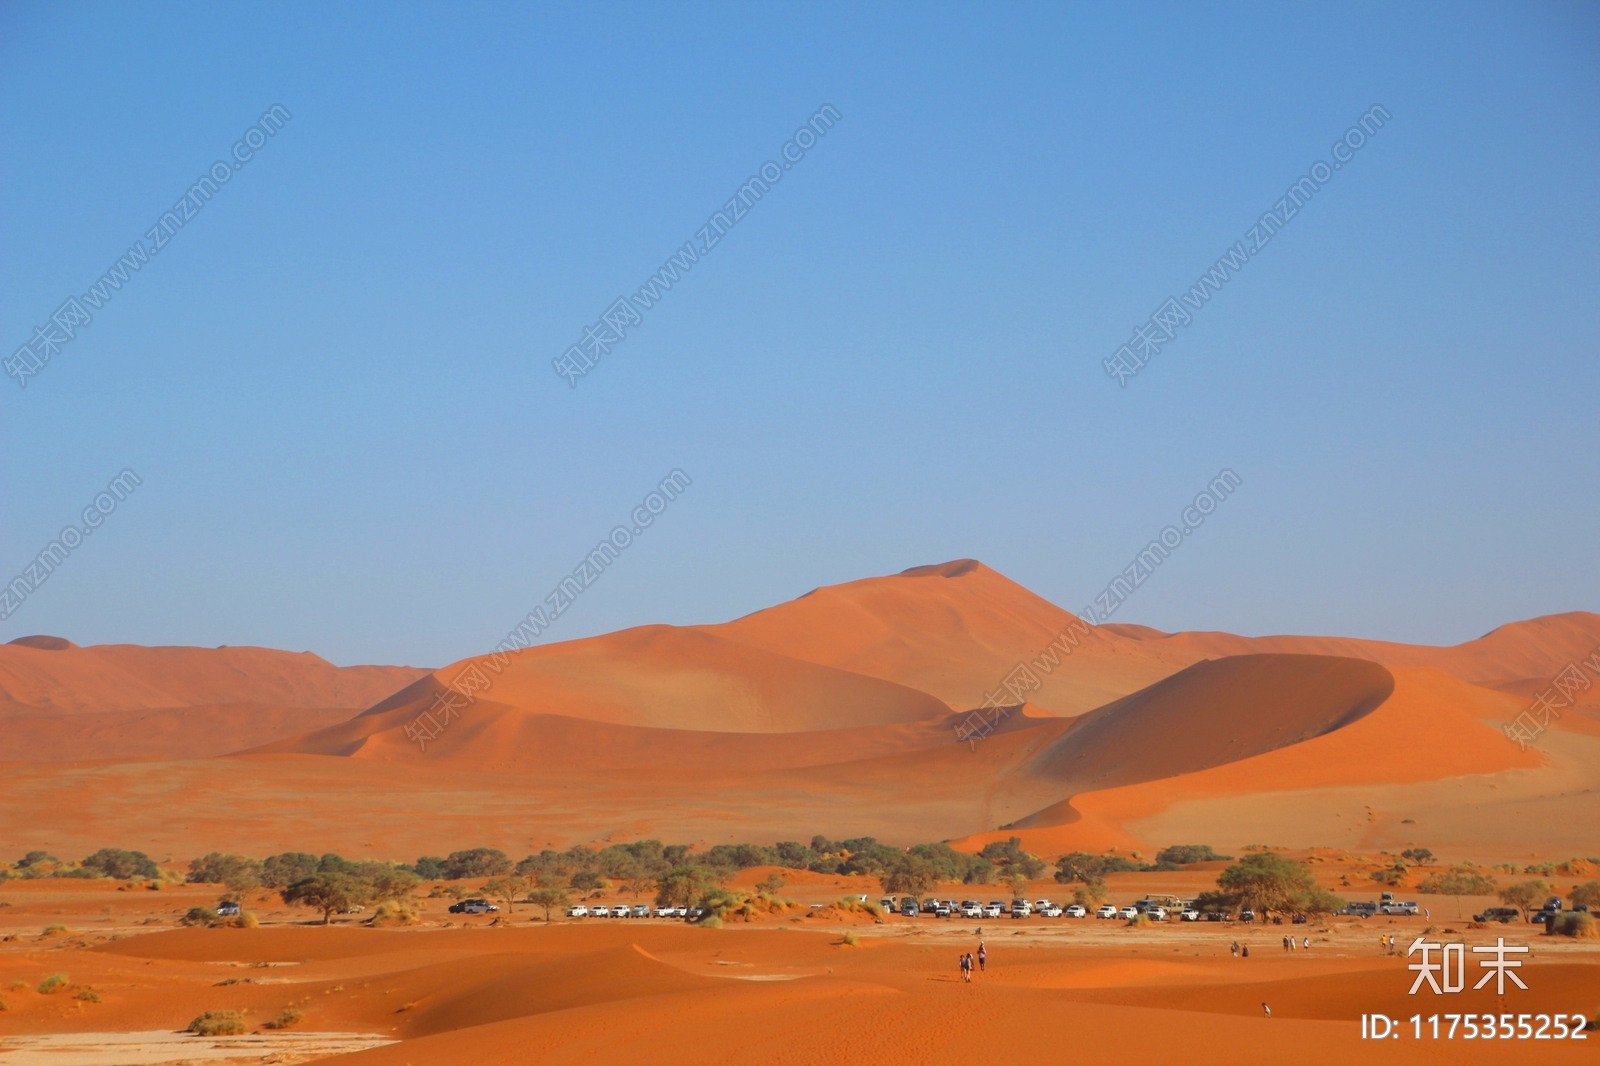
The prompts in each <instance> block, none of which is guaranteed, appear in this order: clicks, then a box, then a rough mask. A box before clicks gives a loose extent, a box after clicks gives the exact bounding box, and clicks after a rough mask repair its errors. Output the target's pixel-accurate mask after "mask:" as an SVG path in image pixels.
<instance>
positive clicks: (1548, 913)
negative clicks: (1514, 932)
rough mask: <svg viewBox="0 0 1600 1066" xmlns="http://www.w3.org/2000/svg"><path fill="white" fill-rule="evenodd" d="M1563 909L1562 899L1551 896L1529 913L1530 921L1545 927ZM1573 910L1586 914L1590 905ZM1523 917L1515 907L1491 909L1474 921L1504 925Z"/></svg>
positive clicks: (1578, 906) (1580, 905)
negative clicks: (1542, 904)
mask: <svg viewBox="0 0 1600 1066" xmlns="http://www.w3.org/2000/svg"><path fill="white" fill-rule="evenodd" d="M1563 909H1564V907H1563V904H1562V899H1561V897H1560V896H1551V897H1550V898H1549V899H1547V900H1545V901H1544V906H1543V907H1540V908H1539V909H1538V910H1536V911H1531V912H1529V914H1528V921H1530V922H1532V923H1533V924H1534V925H1544V924H1546V923H1547V922H1549V921H1550V920H1551V919H1553V918H1555V916H1556V915H1558V914H1560V913H1561V912H1562V910H1563ZM1572 909H1573V910H1574V911H1585V912H1586V911H1588V909H1589V905H1588V904H1587V903H1580V904H1578V905H1577V906H1575V907H1573V908H1572ZM1521 917H1522V912H1521V911H1519V910H1517V908H1515V907H1490V908H1489V909H1488V910H1486V911H1484V912H1483V913H1482V914H1474V915H1473V916H1472V920H1473V921H1475V922H1499V923H1501V924H1502V925H1504V924H1506V923H1508V922H1514V921H1516V920H1517V919H1518V918H1521Z"/></svg>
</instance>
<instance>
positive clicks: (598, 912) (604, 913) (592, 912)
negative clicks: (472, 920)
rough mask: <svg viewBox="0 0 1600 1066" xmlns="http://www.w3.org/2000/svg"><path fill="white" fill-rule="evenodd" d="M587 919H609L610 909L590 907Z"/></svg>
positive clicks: (601, 906) (600, 906)
mask: <svg viewBox="0 0 1600 1066" xmlns="http://www.w3.org/2000/svg"><path fill="white" fill-rule="evenodd" d="M450 909H451V910H455V908H454V907H451V908H450ZM589 917H591V918H609V917H611V908H610V907H608V906H606V905H605V904H601V905H599V906H597V907H590V908H589Z"/></svg>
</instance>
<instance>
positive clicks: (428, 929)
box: [0, 870, 1600, 1066]
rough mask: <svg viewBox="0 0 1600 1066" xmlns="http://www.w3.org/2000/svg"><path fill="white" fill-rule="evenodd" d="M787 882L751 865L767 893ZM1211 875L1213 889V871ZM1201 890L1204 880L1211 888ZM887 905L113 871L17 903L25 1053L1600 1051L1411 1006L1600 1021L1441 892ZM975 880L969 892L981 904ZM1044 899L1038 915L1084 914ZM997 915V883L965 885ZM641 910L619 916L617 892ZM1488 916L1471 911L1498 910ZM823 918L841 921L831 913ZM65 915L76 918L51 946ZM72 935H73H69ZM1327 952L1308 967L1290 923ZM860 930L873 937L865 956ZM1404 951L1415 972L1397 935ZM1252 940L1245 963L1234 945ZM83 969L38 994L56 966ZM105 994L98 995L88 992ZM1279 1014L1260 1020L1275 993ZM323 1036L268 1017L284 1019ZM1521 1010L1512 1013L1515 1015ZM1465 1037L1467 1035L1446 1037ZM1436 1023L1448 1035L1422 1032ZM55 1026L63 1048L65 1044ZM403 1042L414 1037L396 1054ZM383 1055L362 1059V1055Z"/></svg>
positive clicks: (1560, 968) (825, 895)
mask: <svg viewBox="0 0 1600 1066" xmlns="http://www.w3.org/2000/svg"><path fill="white" fill-rule="evenodd" d="M765 872H767V871H764V870H756V871H746V872H745V874H744V875H743V876H742V877H741V881H743V880H752V879H754V878H755V877H757V876H761V875H764V873H765ZM1212 876H1214V874H1213V875H1212ZM1186 879H1188V880H1193V881H1195V886H1194V887H1201V886H1203V885H1204V884H1205V882H1206V880H1207V878H1206V876H1205V875H1204V874H1203V873H1201V872H1199V871H1196V872H1195V873H1194V874H1192V875H1186ZM1152 886H1156V887H1157V888H1158V889H1159V890H1163V891H1167V890H1181V889H1182V887H1183V886H1179V885H1177V884H1175V883H1174V882H1173V880H1172V879H1171V878H1170V877H1169V878H1167V879H1165V880H1162V881H1160V882H1157V881H1156V880H1155V879H1154V878H1152V877H1151V876H1150V875H1143V876H1142V877H1141V875H1113V878H1112V880H1111V885H1110V887H1111V895H1110V900H1111V901H1112V902H1117V903H1125V902H1128V901H1131V900H1132V899H1133V898H1135V897H1136V896H1138V895H1142V894H1143V892H1144V891H1146V890H1149V889H1150V888H1151V887H1152ZM847 888H848V889H852V890H859V891H866V892H869V894H870V895H872V897H873V898H877V893H876V882H874V881H872V880H871V879H866V878H848V877H825V876H819V875H805V874H800V875H798V876H797V877H796V883H793V884H791V885H789V886H787V887H786V888H785V889H784V894H785V895H788V896H790V897H792V898H793V899H795V900H796V902H797V904H798V905H797V906H796V907H795V908H794V909H793V910H791V911H790V912H788V913H787V914H785V915H782V916H774V917H770V918H766V919H762V920H759V921H756V922H751V923H737V922H735V923H730V924H729V925H728V926H726V927H724V928H721V929H703V928H697V927H690V926H687V925H685V924H683V923H681V922H669V921H658V920H654V919H626V920H621V919H610V920H606V919H583V920H567V919H564V918H560V917H558V918H557V919H556V920H555V921H553V922H550V923H548V924H547V923H546V922H545V921H544V920H543V918H542V914H541V913H539V912H537V911H535V910H533V909H531V908H528V907H525V906H519V907H518V908H517V909H516V911H515V912H513V913H509V914H505V913H503V914H502V915H501V916H499V917H498V918H491V917H475V918H462V917H460V916H453V915H449V914H447V913H446V912H445V906H446V905H447V904H448V902H449V900H447V899H428V900H426V901H424V902H425V909H424V915H423V916H424V923H423V924H422V925H420V926H416V927H411V928H406V929H374V928H370V927H368V926H366V925H364V924H363V923H362V920H361V917H360V916H349V917H345V918H340V919H337V920H336V921H335V923H334V924H333V925H332V926H328V927H324V926H322V925H320V924H308V923H309V922H310V920H311V918H310V915H309V914H308V913H307V912H305V911H295V910H290V909H288V908H284V907H282V906H281V905H279V904H277V903H276V902H275V901H272V900H269V901H266V902H261V901H257V900H252V901H251V904H252V905H253V906H255V907H256V908H257V913H258V914H259V915H260V916H261V919H262V925H261V927H260V928H256V929H185V928H177V927H176V920H177V917H178V916H179V915H181V914H182V913H183V912H184V911H185V910H187V908H188V907H190V906H193V905H196V904H203V903H210V902H213V901H214V899H215V893H214V891H210V890H207V889H206V888H205V887H204V886H182V887H171V888H168V889H165V890H163V891H160V892H148V891H132V892H130V891H118V890H117V887H116V884H115V883H113V882H78V883H76V884H70V883H68V884H64V883H63V882H61V881H36V882H24V883H18V882H11V883H8V884H7V885H5V886H0V902H4V903H7V904H9V906H5V907H0V935H3V936H4V938H5V939H4V940H3V941H0V999H4V1001H5V1002H6V1004H7V1007H8V1009H7V1010H6V1011H5V1012H3V1013H0V1049H4V1050H0V1064H3V1066H67V1064H69V1063H80V1064H98V1066H105V1064H111V1063H132V1062H139V1063H161V1062H180V1061H181V1062H185V1063H204V1062H211V1061H217V1062H224V1061H226V1062H243V1061H256V1062H272V1063H298V1062H306V1061H314V1060H318V1059H321V1058H324V1057H325V1056H329V1055H333V1054H338V1055H339V1058H338V1061H339V1062H340V1063H348V1064H349V1066H365V1064H368V1063H372V1064H389V1063H392V1064H395V1066H400V1064H403V1063H414V1064H417V1066H421V1064H424V1063H427V1064H433V1063H440V1064H444V1063H461V1064H463V1066H466V1064H491V1063H528V1062H541V1063H542V1062H574V1063H576V1062H623V1061H630V1062H635V1061H648V1062H668V1063H673V1062H684V1063H746V1062H761V1063H842V1062H852V1063H854V1062H865V1063H880V1062H881V1063H942V1062H971V1061H978V1060H988V1059H992V1058H994V1057H995V1056H997V1055H998V1056H999V1057H1001V1058H1004V1057H1006V1056H1007V1055H1015V1054H1022V1055H1029V1056H1038V1057H1039V1058H1040V1059H1041V1061H1059V1060H1061V1059H1063V1058H1066V1057H1067V1056H1081V1055H1088V1056H1093V1058H1094V1060H1095V1061H1100V1062H1111V1063H1122V1062H1126V1063H1148V1062H1151V1061H1154V1060H1155V1059H1156V1058H1162V1059H1165V1058H1167V1057H1177V1056H1180V1055H1181V1057H1182V1059H1183V1060H1184V1061H1185V1062H1194V1063H1211V1062H1223V1061H1229V1062H1232V1061H1236V1060H1237V1059H1238V1057H1239V1055H1241V1054H1248V1055H1249V1057H1251V1058H1269V1057H1270V1058H1276V1057H1279V1056H1281V1057H1283V1058H1285V1059H1287V1058H1289V1057H1293V1059H1295V1060H1296V1061H1300V1062H1312V1063H1320V1062H1350V1061H1354V1060H1356V1059H1360V1060H1361V1061H1365V1062H1406V1063H1410V1062H1441V1063H1442V1062H1447V1061H1448V1062H1469V1063H1470V1062H1507V1061H1513V1059H1514V1057H1520V1056H1524V1055H1530V1054H1531V1055H1536V1056H1538V1058H1539V1061H1547V1062H1564V1061H1573V1062H1577V1061H1585V1062H1592V1061H1593V1060H1594V1055H1595V1053H1596V1050H1597V1049H1600V1043H1597V1042H1593V1041H1600V1033H1589V1034H1588V1042H1586V1041H1572V1040H1569V1041H1565V1042H1560V1043H1557V1042H1553V1041H1551V1040H1548V1039H1547V1040H1542V1041H1533V1040H1528V1041H1527V1042H1526V1043H1524V1042H1522V1041H1520V1040H1516V1039H1510V1040H1499V1039H1496V1040H1493V1041H1484V1040H1474V1041H1467V1040H1465V1039H1463V1033H1458V1034H1457V1038H1456V1039H1455V1040H1445V1039H1440V1040H1437V1041H1435V1040H1432V1039H1424V1040H1422V1041H1420V1042H1419V1041H1417V1040H1415V1039H1413V1038H1412V1036H1411V1032H1412V1030H1411V1023H1410V1022H1409V1021H1405V1019H1408V1018H1409V1017H1410V1016H1411V1015H1413V1014H1417V1013H1419V1012H1420V1013H1421V1014H1422V1015H1423V1017H1424V1019H1426V1018H1427V1017H1428V1016H1430V1015H1432V1014H1433V1013H1440V1014H1449V1013H1462V1012H1471V1013H1475V1014H1483V1013H1492V1014H1495V1015H1497V1016H1498V1015H1500V1014H1504V1013H1510V1014H1512V1015H1513V1016H1515V1015H1520V1014H1538V1013H1541V1012H1542V1013H1552V1012H1558V1011H1559V1012H1563V1013H1566V1014H1569V1015H1571V1014H1583V1015H1585V1016H1588V1017H1593V1016H1594V1014H1595V1012H1596V1010H1597V1009H1600V942H1595V941H1571V940H1565V939H1553V938H1548V937H1543V936H1538V935H1535V934H1533V932H1532V928H1533V927H1531V926H1528V925H1525V924H1524V925H1510V926H1493V927H1491V928H1489V929H1471V930H1469V929H1467V928H1466V925H1465V923H1464V922H1463V921H1461V920H1459V919H1456V918H1455V917H1454V915H1455V914H1456V913H1457V907H1458V903H1457V901H1456V900H1454V899H1441V898H1434V897H1422V898H1421V901H1422V902H1423V903H1424V905H1425V906H1428V907H1429V909H1430V910H1431V911H1432V918H1431V921H1430V920H1426V919H1423V918H1420V917H1419V918H1415V919H1412V918H1393V919H1391V918H1374V919H1369V920H1365V921H1363V920H1357V919H1349V918H1336V919H1332V920H1329V921H1324V922H1320V923H1314V924H1310V925H1299V926H1294V925H1290V924H1285V925H1282V926H1273V925H1256V926H1244V925H1239V924H1233V923H1217V924H1213V923H1204V922H1202V923H1198V924H1168V925H1165V926H1158V927H1154V928H1147V929H1132V928H1128V927H1126V926H1125V925H1123V924H1122V923H1121V922H1116V921H1098V920H1095V919H1092V918H1091V919H1081V920H1072V919H1065V918H1062V919H1043V918H1029V919H1023V920H1012V919H1010V918H1004V919H1000V920H996V921H983V922H974V921H962V920H941V919H936V918H917V919H904V918H890V919H888V920H887V921H884V922H877V921H874V920H873V919H872V918H871V917H870V916H868V915H864V914H859V913H850V912H844V911H840V910H838V909H836V908H835V907H833V906H832V905H831V904H832V903H833V902H834V901H837V900H838V899H839V898H840V897H841V895H843V893H844V890H845V889H847ZM963 889H965V891H963ZM1061 889H1062V886H1060V885H1057V884H1055V883H1053V882H1043V881H1041V882H1037V883H1035V884H1034V885H1033V886H1031V888H1030V898H1038V897H1040V896H1045V897H1053V898H1056V899H1058V900H1059V899H1060V898H1062V896H1063V893H1062V891H1061ZM939 891H940V894H941V895H954V896H957V897H958V898H964V897H966V896H977V897H980V898H982V899H984V900H987V899H989V898H999V897H1001V896H1003V895H1004V894H1005V893H1004V891H1003V890H996V889H995V887H994V886H987V885H985V886H946V887H945V888H942V889H940V890H939ZM622 901H626V902H631V900H622V899H617V900H613V902H622ZM1488 902H1490V901H1488V900H1485V899H1472V898H1467V899H1463V900H1461V901H1460V903H1459V907H1460V908H1461V913H1463V914H1470V913H1471V911H1472V910H1473V909H1474V908H1478V907H1481V906H1483V905H1485V904H1487V903H1488ZM813 904H822V906H821V908H820V909H814V908H813V906H812V905H813ZM1430 925H1431V926H1433V927H1434V931H1433V932H1432V933H1430V934H1429V935H1430V938H1433V939H1444V940H1450V941H1463V942H1465V943H1467V944H1468V945H1469V954H1468V966H1469V968H1470V969H1469V976H1468V985H1469V989H1468V991H1465V992H1463V993H1460V994H1457V995H1450V996H1435V995H1431V994H1429V993H1428V992H1427V990H1426V989H1424V990H1423V992H1422V994H1420V995H1418V996H1408V995H1407V989H1408V988H1409V987H1410V984H1411V980H1412V978H1413V977H1414V974H1412V973H1411V972H1410V971H1408V970H1407V969H1406V964H1407V961H1408V960H1407V959H1406V958H1405V957H1404V955H1403V952H1404V950H1405V947H1406V945H1408V944H1409V943H1410V942H1411V940H1412V939H1414V938H1415V937H1416V936H1417V935H1418V934H1420V933H1422V931H1423V930H1424V929H1425V928H1426V927H1428V926H1430ZM51 926H61V927H65V928H64V929H53V930H50V927H51ZM47 930H50V931H48V932H47ZM1291 932H1292V933H1294V934H1296V935H1297V937H1305V936H1309V937H1310V938H1311V942H1312V945H1311V947H1310V949H1309V950H1306V949H1297V950H1295V951H1294V952H1288V951H1285V950H1284V949H1283V947H1282V937H1283V936H1284V935H1286V934H1288V933H1291ZM846 933H854V934H855V937H854V939H855V941H856V942H855V943H854V944H851V943H847V942H846V937H845V934H846ZM1391 934H1392V935H1393V936H1394V937H1395V943H1396V945H1397V951H1398V952H1399V954H1397V955H1394V956H1391V955H1390V954H1389V953H1388V951H1387V948H1385V947H1380V944H1379V938H1380V937H1386V936H1388V935H1391ZM1502 935H1505V936H1507V938H1508V941H1509V942H1512V943H1524V944H1528V945H1531V947H1532V951H1531V952H1530V953H1529V955H1527V956H1525V959H1526V964H1525V965H1524V966H1523V967H1522V969H1521V971H1520V972H1521V976H1522V977H1523V979H1524V981H1525V982H1526V983H1527V985H1528V986H1529V988H1528V991H1522V990H1519V989H1516V988H1515V987H1513V986H1511V985H1509V984H1508V985H1507V989H1506V994H1505V995H1503V996H1501V995H1496V994H1495V990H1494V984H1493V982H1491V983H1490V985H1489V986H1488V987H1487V988H1486V989H1484V990H1483V991H1472V990H1471V989H1470V985H1471V984H1472V983H1473V982H1474V981H1475V980H1476V976H1475V974H1476V969H1477V967H1476V959H1475V958H1474V957H1473V956H1472V955H1471V952H1470V946H1471V945H1479V944H1483V943H1493V942H1494V940H1495V938H1496V937H1499V936H1502ZM980 938H981V939H982V940H983V941H984V942H985V943H986V945H987V947H988V952H989V957H988V968H987V970H986V971H985V972H983V973H980V974H978V975H976V978H975V980H974V981H973V982H972V984H970V985H967V984H964V983H963V982H962V981H961V980H960V976H959V970H958V966H957V958H958V956H959V955H960V954H961V953H962V952H965V951H975V950H976V948H977V945H978V942H979V939H980ZM1234 942H1238V943H1239V944H1241V945H1246V946H1248V947H1249V948H1250V949H1251V954H1250V957H1249V958H1241V957H1235V956H1234V955H1233V954H1232V953H1231V945H1232V944H1233V943H1234ZM57 973H60V974H66V975H67V978H68V980H67V982H66V983H65V984H64V985H63V986H62V987H61V988H59V989H58V990H57V991H54V992H51V993H48V994H40V993H39V992H37V991H35V990H34V989H35V987H36V986H37V985H38V983H39V982H40V981H41V980H43V979H44V978H45V977H46V976H48V975H51V974H57ZM80 990H92V992H93V993H94V994H95V995H98V996H99V997H100V998H99V1001H98V1002H94V1001H91V1000H89V999H79V998H77V993H78V992H79V991H80ZM1263 1002H1266V1003H1267V1004H1268V1005H1269V1006H1270V1007H1271V1009H1272V1017H1271V1018H1270V1019H1268V1018H1266V1017H1264V1016H1263V1012H1262V1006H1261V1005H1262V1003H1263ZM289 1006H293V1007H295V1008H297V1009H299V1010H300V1011H302V1012H303V1013H304V1020H303V1021H302V1022H301V1023H300V1024H299V1025H297V1026H296V1027H294V1028H293V1029H291V1030H288V1031H285V1032H276V1033H274V1032H267V1031H262V1030H260V1026H261V1025H262V1024H263V1023H264V1022H266V1021H268V1020H270V1019H272V1018H274V1017H275V1016H276V1015H277V1014H278V1012H279V1011H281V1010H282V1009H283V1008H285V1007H289ZM205 1010H240V1011H243V1012H244V1015H245V1018H246V1020H247V1022H248V1023H249V1024H250V1025H251V1026H252V1027H253V1028H254V1029H255V1030H256V1031H255V1032H254V1033H253V1034H252V1035H250V1036H246V1037H235V1038H211V1039H202V1038H199V1037H194V1036H188V1035H177V1034H176V1033H175V1031H176V1030H179V1029H181V1028H182V1027H184V1026H185V1025H187V1024H188V1022H189V1020H190V1019H191V1018H193V1017H195V1016H196V1015H198V1014H199V1013H201V1012H202V1011H205ZM1371 1013H1384V1014H1387V1015H1389V1016H1391V1017H1394V1018H1396V1019H1400V1020H1402V1022H1403V1023H1404V1024H1403V1025H1402V1026H1401V1030H1402V1032H1403V1035H1402V1036H1400V1037H1397V1038H1391V1039H1389V1040H1387V1041H1371V1040H1367V1041H1363V1040H1362V1038H1361V1025H1360V1021H1359V1019H1360V1016H1361V1015H1362V1014H1371ZM1515 1023H1516V1018H1515V1017H1513V1018H1512V1024H1513V1026H1514V1025H1515ZM1448 1024H1449V1023H1448V1021H1445V1022H1444V1023H1443V1025H1444V1026H1445V1028H1446V1029H1447V1028H1448ZM1430 1031H1431V1030H1430V1029H1429V1027H1428V1026H1427V1025H1426V1022H1425V1024H1424V1034H1425V1036H1426V1035H1427V1034H1428V1033H1429V1032H1430ZM44 1034H51V1036H50V1037H49V1039H42V1037H43V1035H44ZM386 1041H393V1043H384V1042H386ZM363 1048H364V1049H365V1050H351V1049H363Z"/></svg>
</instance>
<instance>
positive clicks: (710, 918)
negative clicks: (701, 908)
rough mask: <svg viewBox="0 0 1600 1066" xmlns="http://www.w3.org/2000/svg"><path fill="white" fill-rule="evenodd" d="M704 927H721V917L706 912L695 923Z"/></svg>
mask: <svg viewBox="0 0 1600 1066" xmlns="http://www.w3.org/2000/svg"><path fill="white" fill-rule="evenodd" d="M697 924H699V925H700V926H701V927H702V928H704V929H721V928H722V919H721V918H718V917H717V916H716V915H715V914H708V915H706V916H705V917H704V918H702V919H700V921H699V922H698V923H697Z"/></svg>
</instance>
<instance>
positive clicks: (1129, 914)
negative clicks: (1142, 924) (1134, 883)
mask: <svg viewBox="0 0 1600 1066" xmlns="http://www.w3.org/2000/svg"><path fill="white" fill-rule="evenodd" d="M1117 917H1118V918H1126V919H1128V920H1129V921H1132V920H1133V919H1135V918H1137V917H1139V908H1137V907H1124V908H1122V909H1121V910H1120V911H1118V912H1117Z"/></svg>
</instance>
